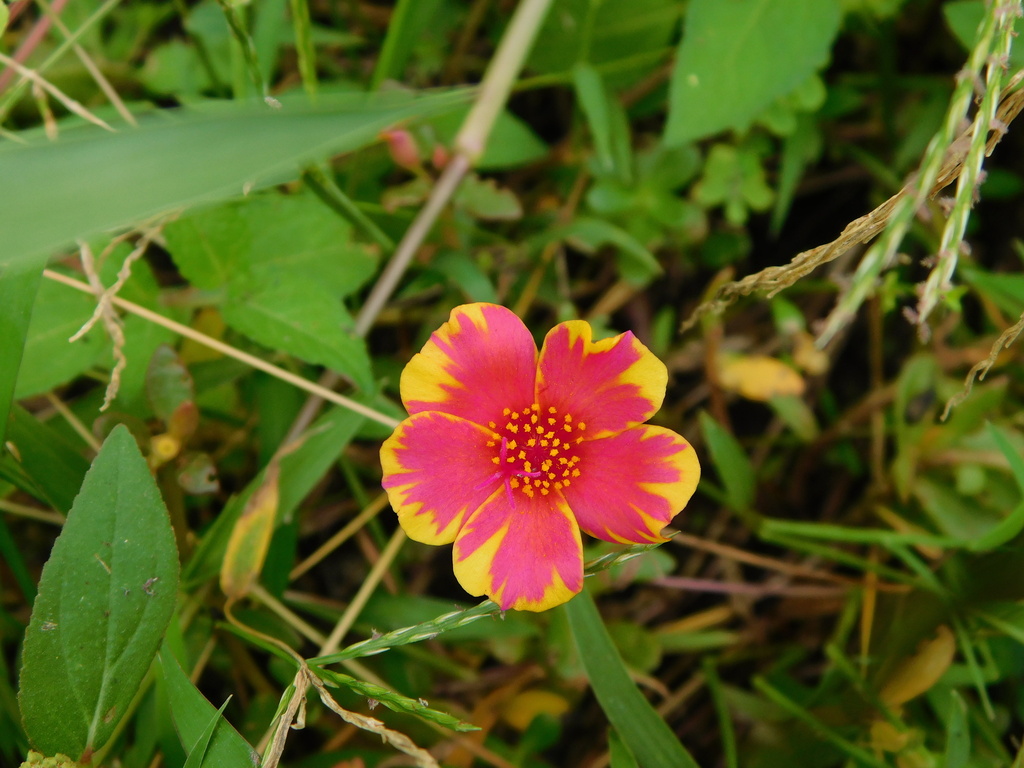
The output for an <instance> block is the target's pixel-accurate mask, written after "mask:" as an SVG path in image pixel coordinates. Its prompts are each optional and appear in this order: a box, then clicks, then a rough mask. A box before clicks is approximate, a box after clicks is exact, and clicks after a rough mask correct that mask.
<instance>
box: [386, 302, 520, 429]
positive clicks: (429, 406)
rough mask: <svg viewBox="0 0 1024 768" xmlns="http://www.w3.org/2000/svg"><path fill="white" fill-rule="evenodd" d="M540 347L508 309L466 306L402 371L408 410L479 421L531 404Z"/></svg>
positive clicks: (492, 306) (456, 310)
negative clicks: (448, 414) (441, 413)
mask: <svg viewBox="0 0 1024 768" xmlns="http://www.w3.org/2000/svg"><path fill="white" fill-rule="evenodd" d="M536 371H537V345H536V344H534V343H533V337H532V336H531V335H530V332H529V331H528V330H527V329H526V326H525V325H523V321H522V320H520V319H519V318H518V317H516V316H515V315H514V314H513V313H512V312H511V311H510V310H507V309H505V308H504V307H499V306H498V305H496V304H463V305H462V306H459V307H456V308H455V309H453V310H452V313H451V316H450V317H449V318H448V322H447V323H445V324H444V325H442V326H441V327H440V328H438V329H437V330H436V331H434V333H433V334H432V335H431V337H430V340H429V341H428V342H427V343H426V345H425V346H424V347H423V350H422V351H421V352H419V353H418V354H416V355H413V358H412V360H410V361H409V364H408V365H407V366H406V367H405V370H404V371H403V372H402V381H401V392H402V402H403V403H404V404H405V407H406V409H407V410H408V411H409V413H420V412H421V411H443V412H445V413H451V414H453V415H455V416H461V417H462V418H464V419H469V420H470V421H475V422H477V423H478V424H487V423H488V422H489V421H495V420H497V419H500V418H501V414H502V411H503V410H504V409H505V408H511V409H513V410H516V409H519V408H523V407H525V406H527V405H529V404H530V403H532V402H533V384H534V380H535V378H536Z"/></svg>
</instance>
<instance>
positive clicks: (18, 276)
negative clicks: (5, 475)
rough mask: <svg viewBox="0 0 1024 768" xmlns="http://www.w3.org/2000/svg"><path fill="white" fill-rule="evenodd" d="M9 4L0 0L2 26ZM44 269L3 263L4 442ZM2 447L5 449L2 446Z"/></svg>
mask: <svg viewBox="0 0 1024 768" xmlns="http://www.w3.org/2000/svg"><path fill="white" fill-rule="evenodd" d="M6 13H7V7H6V6H5V5H4V4H3V0H0V30H2V29H3V27H4V21H5V14H6ZM41 277H42V273H41V271H40V270H38V269H24V270H15V269H12V268H4V267H0V328H2V329H3V333H0V360H3V364H2V365H0V446H2V445H3V444H4V435H5V434H6V432H7V416H8V415H9V414H10V412H11V401H12V399H13V398H14V387H15V384H16V383H17V381H18V370H19V369H20V367H21V358H22V353H23V352H24V350H25V338H26V334H27V333H28V329H29V321H30V320H31V318H32V306H33V305H34V304H35V301H36V293H38V291H39V281H40V279H41ZM0 450H2V449H0Z"/></svg>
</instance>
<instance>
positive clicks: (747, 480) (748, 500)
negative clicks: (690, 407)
mask: <svg viewBox="0 0 1024 768" xmlns="http://www.w3.org/2000/svg"><path fill="white" fill-rule="evenodd" d="M700 428H701V431H702V432H703V433H704V439H705V440H706V441H707V444H708V453H709V454H711V463H712V464H714V465H715V471H716V472H717V473H718V476H719V478H721V480H722V485H724V486H725V497H726V501H727V502H728V504H729V506H730V507H731V508H732V509H734V510H736V511H737V512H744V511H746V510H749V509H750V508H751V507H752V506H753V504H754V490H755V487H756V477H755V475H754V467H753V465H752V464H751V463H750V459H749V458H747V454H746V453H744V451H743V448H742V446H740V444H739V443H738V442H737V441H736V438H735V437H733V436H732V435H731V434H730V433H729V432H728V431H726V429H725V428H724V427H722V426H721V425H720V424H719V423H718V422H717V421H715V420H714V419H713V418H711V417H710V416H709V415H708V414H707V413H705V412H703V411H702V412H701V414H700Z"/></svg>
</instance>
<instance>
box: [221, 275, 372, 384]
mask: <svg viewBox="0 0 1024 768" xmlns="http://www.w3.org/2000/svg"><path fill="white" fill-rule="evenodd" d="M268 278H269V276H268ZM223 313H224V320H225V322H227V324H228V325H230V326H231V327H232V328H234V329H235V330H236V331H239V332H241V333H244V334H245V335H246V336H248V337H249V338H251V339H253V340H254V341H257V342H259V343H260V344H262V345H263V346H265V347H269V348H270V349H275V350H280V351H282V352H287V353H289V354H292V355H295V356H296V357H298V358H299V359H300V360H305V361H306V362H308V363H314V364H317V365H324V366H327V367H328V368H330V369H332V370H334V371H337V372H338V373H341V374H344V375H346V376H348V377H349V378H351V379H352V381H353V382H355V384H356V386H358V387H359V388H360V389H362V390H363V391H364V392H368V391H371V390H372V389H373V372H372V370H371V369H370V356H369V353H368V352H367V350H366V342H364V341H363V340H362V339H359V338H356V336H354V335H353V334H352V333H351V332H350V329H351V327H352V319H351V318H350V317H349V315H348V313H347V312H346V311H345V309H344V307H342V305H341V300H340V299H339V298H338V297H337V296H336V295H334V294H332V293H331V292H330V291H329V290H328V289H327V288H326V287H325V286H323V285H321V284H319V283H317V282H315V281H313V280H309V279H306V278H303V277H301V276H293V277H290V278H288V279H281V280H277V281H274V280H271V279H265V280H260V281H254V283H253V284H252V285H251V286H247V287H246V288H240V289H238V290H233V291H232V292H231V294H230V295H229V297H228V300H227V302H226V303H225V304H224V308H223Z"/></svg>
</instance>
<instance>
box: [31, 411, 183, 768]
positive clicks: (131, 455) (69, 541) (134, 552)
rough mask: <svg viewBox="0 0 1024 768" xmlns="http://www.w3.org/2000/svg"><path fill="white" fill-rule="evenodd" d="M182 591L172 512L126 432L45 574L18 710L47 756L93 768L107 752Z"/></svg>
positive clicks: (100, 461) (116, 439) (105, 458)
mask: <svg viewBox="0 0 1024 768" xmlns="http://www.w3.org/2000/svg"><path fill="white" fill-rule="evenodd" d="M177 585H178V557H177V551H176V549H175V546H174V535H173V533H172V532H171V525H170V521H169V520H168V516H167V509H166V508H165V507H164V504H163V501H162V499H161V498H160V492H159V491H158V490H157V487H156V484H155V483H154V482H153V478H152V477H151V476H150V473H149V468H148V467H147V466H146V461H145V459H143V458H142V454H141V453H140V452H139V449H138V446H137V445H136V444H135V440H134V438H133V437H132V436H131V433H130V432H129V431H128V430H127V429H126V428H125V427H123V426H118V427H116V428H115V429H114V431H113V432H111V433H110V436H109V437H108V438H107V440H106V442H105V443H104V444H103V448H102V450H101V451H100V453H99V454H98V455H97V456H96V460H95V461H94V462H93V465H92V467H91V468H90V470H89V472H88V474H87V475H86V477H85V482H84V483H83V484H82V490H81V492H80V493H79V495H78V498H76V499H75V504H74V506H73V507H72V509H71V513H70V514H69V515H68V519H67V522H66V523H65V525H64V529H63V531H62V532H61V535H60V537H59V538H58V539H57V543H56V544H54V547H53V551H52V552H51V554H50V559H49V560H48V561H47V563H46V565H45V566H44V568H43V575H42V578H41V580H40V583H39V596H38V597H37V598H36V603H35V606H34V608H33V610H32V619H31V623H30V624H29V628H28V630H27V632H26V634H25V646H24V657H23V662H22V671H21V691H20V693H19V700H20V703H21V713H22V718H23V720H24V723H25V731H26V733H27V734H28V736H29V738H30V739H31V741H32V743H33V744H34V745H35V746H36V747H37V748H38V749H40V750H41V751H43V752H44V753H46V754H54V753H56V752H63V753H65V754H68V755H73V756H82V759H88V756H89V755H91V754H92V753H93V752H95V751H96V750H97V749H99V748H100V747H102V746H103V745H104V744H105V743H106V741H107V740H108V739H109V738H110V736H111V735H112V734H113V732H114V730H115V728H116V727H117V724H118V722H119V721H120V720H121V718H122V717H123V716H124V714H125V712H126V710H127V707H128V704H129V702H130V701H131V700H132V697H134V696H135V694H136V693H137V691H138V687H139V684H140V683H141V682H142V679H143V677H145V675H146V672H147V671H148V670H149V667H150V664H151V662H152V660H153V657H154V656H155V655H156V651H157V648H158V647H159V645H160V641H161V639H162V638H163V635H164V631H165V629H166V628H167V623H168V622H169V621H170V618H171V613H172V612H173V610H174V605H175V602H176V600H177Z"/></svg>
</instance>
